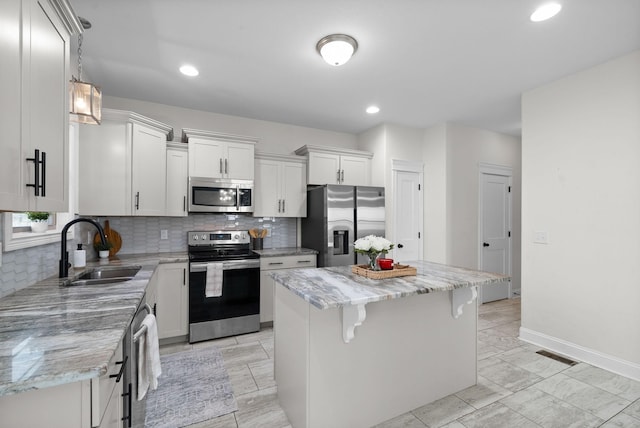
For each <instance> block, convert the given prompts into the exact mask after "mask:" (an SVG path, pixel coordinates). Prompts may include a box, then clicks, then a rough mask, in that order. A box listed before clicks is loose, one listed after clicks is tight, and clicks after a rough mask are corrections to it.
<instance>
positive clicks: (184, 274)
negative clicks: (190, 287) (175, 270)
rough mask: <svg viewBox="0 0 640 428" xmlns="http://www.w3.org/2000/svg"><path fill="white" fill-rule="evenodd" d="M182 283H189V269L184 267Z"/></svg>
mask: <svg viewBox="0 0 640 428" xmlns="http://www.w3.org/2000/svg"><path fill="white" fill-rule="evenodd" d="M182 285H187V270H186V269H184V268H183V269H182Z"/></svg>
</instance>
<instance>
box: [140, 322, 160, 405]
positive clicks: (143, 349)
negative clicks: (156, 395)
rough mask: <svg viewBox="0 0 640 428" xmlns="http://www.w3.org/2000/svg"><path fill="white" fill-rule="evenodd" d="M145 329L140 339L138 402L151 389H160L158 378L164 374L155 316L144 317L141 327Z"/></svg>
mask: <svg viewBox="0 0 640 428" xmlns="http://www.w3.org/2000/svg"><path fill="white" fill-rule="evenodd" d="M143 327H146V331H145V332H144V333H142V334H141V335H140V337H139V338H138V401H139V400H142V399H143V398H144V396H145V395H146V394H147V390H148V389H149V387H151V389H156V388H158V377H159V376H160V375H161V374H162V368H161V367H160V346H159V343H158V326H157V324H156V317H155V316H154V315H153V314H149V315H147V316H146V317H144V319H143V320H142V324H141V325H140V328H143Z"/></svg>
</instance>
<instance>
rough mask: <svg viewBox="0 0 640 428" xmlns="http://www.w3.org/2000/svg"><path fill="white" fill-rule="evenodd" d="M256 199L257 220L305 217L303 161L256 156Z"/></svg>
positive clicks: (305, 178)
mask: <svg viewBox="0 0 640 428" xmlns="http://www.w3.org/2000/svg"><path fill="white" fill-rule="evenodd" d="M255 195H256V197H255V205H254V209H253V215H254V216H256V217H306V216H307V161H306V159H305V158H303V157H300V156H286V155H277V154H270V153H260V152H258V153H256V175H255Z"/></svg>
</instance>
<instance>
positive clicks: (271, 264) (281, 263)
mask: <svg viewBox="0 0 640 428" xmlns="http://www.w3.org/2000/svg"><path fill="white" fill-rule="evenodd" d="M283 264H284V263H283V262H269V266H273V265H283Z"/></svg>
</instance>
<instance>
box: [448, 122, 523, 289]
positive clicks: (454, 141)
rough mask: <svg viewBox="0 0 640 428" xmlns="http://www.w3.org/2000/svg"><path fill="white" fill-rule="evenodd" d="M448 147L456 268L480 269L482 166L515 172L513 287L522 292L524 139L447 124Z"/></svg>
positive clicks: (452, 249)
mask: <svg viewBox="0 0 640 428" xmlns="http://www.w3.org/2000/svg"><path fill="white" fill-rule="evenodd" d="M447 144H448V148H449V149H448V163H447V165H448V168H447V177H448V179H449V186H448V191H449V192H450V193H449V194H450V198H451V199H450V210H449V212H448V216H447V218H448V223H449V225H450V227H449V236H448V242H449V244H448V246H447V250H448V260H447V262H448V263H450V264H453V265H455V266H464V267H468V268H472V269H475V268H478V267H480V266H479V265H478V255H479V249H480V247H479V246H480V242H479V241H478V227H479V224H478V210H479V188H480V185H479V177H480V173H479V171H480V168H479V164H480V163H488V164H493V165H500V166H506V167H510V168H511V170H512V174H513V176H512V186H511V187H512V192H511V199H512V228H511V237H512V238H511V239H512V241H511V246H512V277H513V281H512V288H513V289H514V290H519V289H520V217H521V215H520V195H521V191H520V190H521V184H520V182H521V177H520V171H521V144H520V139H519V138H517V137H513V136H511V135H505V134H499V133H496V132H492V131H487V130H484V129H478V128H470V127H466V126H462V125H454V124H447Z"/></svg>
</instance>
